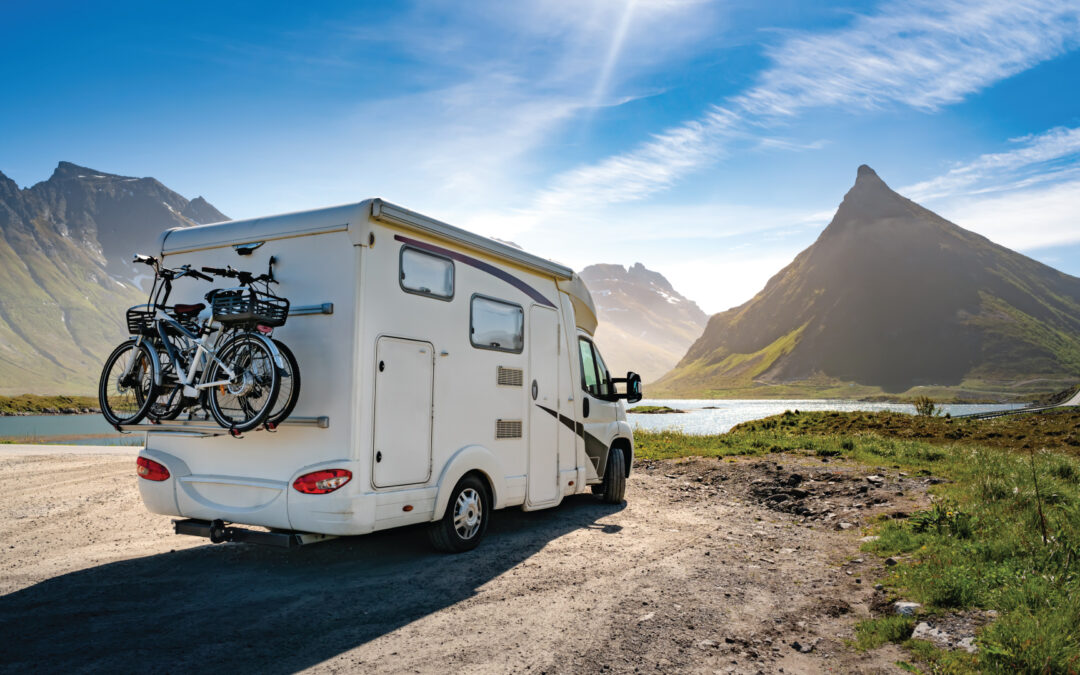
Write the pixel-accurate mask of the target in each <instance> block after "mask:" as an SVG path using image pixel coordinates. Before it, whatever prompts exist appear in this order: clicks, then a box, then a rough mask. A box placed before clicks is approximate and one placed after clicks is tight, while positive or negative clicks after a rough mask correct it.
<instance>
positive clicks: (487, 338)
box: [469, 295, 525, 353]
mask: <svg viewBox="0 0 1080 675" xmlns="http://www.w3.org/2000/svg"><path fill="white" fill-rule="evenodd" d="M469 332H470V335H469V339H470V340H471V341H472V344H473V347H478V348H480V349H495V350H497V351H500V352H515V353H516V352H521V350H523V349H524V348H525V311H524V310H522V309H521V305H515V304H514V303H512V302H504V301H502V300H495V299H494V298H486V297H484V296H482V295H474V296H473V298H472V309H471V312H470V319H469Z"/></svg>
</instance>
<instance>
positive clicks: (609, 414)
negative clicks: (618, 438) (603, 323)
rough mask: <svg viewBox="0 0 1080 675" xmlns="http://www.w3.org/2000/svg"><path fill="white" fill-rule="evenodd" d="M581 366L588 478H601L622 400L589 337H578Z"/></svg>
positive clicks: (581, 409) (580, 415)
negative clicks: (616, 393)
mask: <svg viewBox="0 0 1080 675" xmlns="http://www.w3.org/2000/svg"><path fill="white" fill-rule="evenodd" d="M578 356H579V358H580V365H581V389H582V391H581V404H580V406H579V408H578V413H579V417H578V419H580V420H581V422H582V425H583V427H584V432H585V433H584V441H585V455H586V457H587V458H588V461H589V464H588V465H587V466H586V474H587V478H602V477H603V475H604V470H605V468H607V455H608V446H609V440H610V439H611V437H612V435H613V425H614V424H615V422H616V421H617V419H618V406H619V401H618V400H617V399H614V398H612V396H613V395H614V394H615V387H614V385H612V384H611V374H610V373H609V372H608V370H607V366H606V365H604V359H603V357H601V356H600V350H599V349H597V348H596V345H595V344H594V343H593V341H592V340H590V339H589V338H587V337H585V336H583V335H579V336H578Z"/></svg>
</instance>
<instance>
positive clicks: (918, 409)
mask: <svg viewBox="0 0 1080 675" xmlns="http://www.w3.org/2000/svg"><path fill="white" fill-rule="evenodd" d="M914 404H915V414H916V415H919V416H922V417H933V416H934V415H937V414H938V413H940V412H941V409H940V408H938V407H937V404H935V403H934V399H932V398H930V397H929V396H919V397H918V398H916V399H915V401H914Z"/></svg>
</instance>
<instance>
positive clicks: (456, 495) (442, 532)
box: [428, 475, 491, 553]
mask: <svg viewBox="0 0 1080 675" xmlns="http://www.w3.org/2000/svg"><path fill="white" fill-rule="evenodd" d="M490 519H491V496H490V495H489V494H488V490H487V486H486V485H484V481H482V480H480V479H479V478H477V477H476V476H473V475H470V476H465V477H464V478H462V479H461V480H459V481H458V484H457V485H455V486H454V490H453V492H451V493H450V501H449V503H447V505H446V513H444V514H443V517H442V518H441V519H440V520H439V521H438V522H436V523H432V524H431V527H430V529H429V530H428V537H429V538H430V539H431V545H432V546H434V547H435V548H436V549H437V550H439V551H443V552H444V553H463V552H465V551H471V550H473V549H474V548H476V546H477V545H478V544H479V543H480V540H481V539H483V537H484V533H485V532H487V526H488V520H490Z"/></svg>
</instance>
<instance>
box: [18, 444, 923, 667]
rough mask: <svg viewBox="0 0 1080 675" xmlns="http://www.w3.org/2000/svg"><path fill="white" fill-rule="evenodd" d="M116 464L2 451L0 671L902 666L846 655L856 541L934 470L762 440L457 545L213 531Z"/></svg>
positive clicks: (869, 571) (901, 511) (508, 518)
mask: <svg viewBox="0 0 1080 675" xmlns="http://www.w3.org/2000/svg"><path fill="white" fill-rule="evenodd" d="M133 465H134V462H133V460H132V457H131V456H125V457H119V456H93V455H81V456H75V455H62V456H50V457H43V456H16V455H0V495H3V498H2V499H0V541H2V542H3V546H2V549H0V570H2V574H0V593H3V595H2V596H0V634H3V635H4V639H3V640H2V641H0V669H3V670H9V669H10V670H15V669H26V668H34V669H42V668H44V669H47V670H56V671H70V670H97V671H117V670H121V671H130V670H139V669H142V668H144V667H146V668H149V667H151V664H153V666H152V667H154V668H155V669H162V670H166V671H186V670H195V669H198V670H200V671H230V672H233V673H235V672H260V673H263V672H295V671H297V670H306V669H311V670H315V671H329V672H355V671H364V672H447V671H461V670H465V671H469V672H537V673H540V672H547V673H564V672H710V673H711V672H722V673H723V672H734V673H759V672H760V673H778V672H784V673H815V672H860V673H874V672H889V673H891V672H903V671H902V670H901V669H900V668H899V667H897V666H896V665H895V664H896V661H898V660H901V659H905V658H908V657H905V656H904V654H903V653H902V652H901V651H900V649H899V648H897V647H895V646H887V647H883V648H881V649H878V650H875V651H873V652H869V653H860V652H857V651H855V650H854V649H852V648H851V647H850V646H848V642H849V641H850V640H852V639H853V638H854V625H855V623H856V621H857V620H859V619H861V618H867V617H869V616H871V613H872V612H873V611H879V612H889V611H892V610H891V607H890V606H889V604H888V603H889V601H891V598H888V597H886V596H885V594H884V593H883V592H882V591H877V590H875V589H874V585H875V583H876V579H878V578H879V577H881V576H882V575H883V574H884V563H883V562H882V561H880V560H879V559H877V558H875V557H874V556H872V555H869V554H863V553H860V552H859V545H860V538H862V537H864V536H865V535H866V530H865V526H866V524H867V523H868V522H869V521H870V520H871V519H873V518H875V517H877V516H878V515H880V514H887V515H890V516H892V517H904V516H905V514H907V513H910V512H911V511H913V510H914V509H916V508H919V507H920V506H923V505H925V500H926V494H925V488H926V486H927V485H929V484H930V483H932V482H933V481H934V480H935V479H934V478H933V477H929V476H905V475H903V474H900V473H898V472H897V471H895V470H892V469H889V468H887V467H872V468H869V469H863V468H857V467H855V466H853V465H849V464H845V463H842V462H838V461H828V460H827V458H826V460H824V461H823V460H821V459H799V458H794V457H789V456H783V455H776V456H772V457H769V458H765V459H756V458H755V459H739V460H737V461H733V460H722V461H721V460H716V459H710V460H682V461H663V462H644V463H641V464H639V465H638V466H637V467H636V472H635V474H634V476H633V477H632V478H631V480H630V481H629V483H628V495H627V501H626V503H625V504H624V505H620V506H608V505H603V504H600V503H599V502H597V501H596V500H594V499H593V498H592V497H590V496H578V497H574V498H572V499H568V500H566V501H565V502H564V503H563V505H562V506H560V507H558V508H556V509H551V510H547V511H540V512H535V513H523V512H521V511H518V510H507V511H502V512H498V513H497V514H496V518H495V519H494V520H493V522H492V527H491V529H490V530H489V532H488V539H487V540H486V541H485V542H484V544H483V545H481V547H480V548H479V549H478V550H476V551H474V552H471V553H468V554H464V555H458V556H445V555H439V554H435V553H432V552H431V551H430V549H429V547H428V544H427V541H426V537H425V535H424V532H423V531H422V530H421V529H416V528H414V529H406V530H399V531H394V532H389V533H381V534H376V535H370V536H366V537H354V538H348V539H338V540H334V541H331V542H328V543H324V544H318V545H314V546H311V547H308V548H304V549H300V550H298V551H291V552H290V551H282V550H275V549H267V548H258V547H255V546H250V545H243V544H227V545H222V546H212V545H208V544H207V543H206V540H202V539H196V538H187V537H178V536H175V535H173V534H171V527H170V522H169V519H168V518H165V517H161V516H153V515H151V514H148V513H146V512H145V510H144V509H143V508H142V505H141V503H140V502H139V498H138V493H137V490H136V485H135V481H136V478H135V472H134V466H133Z"/></svg>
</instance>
